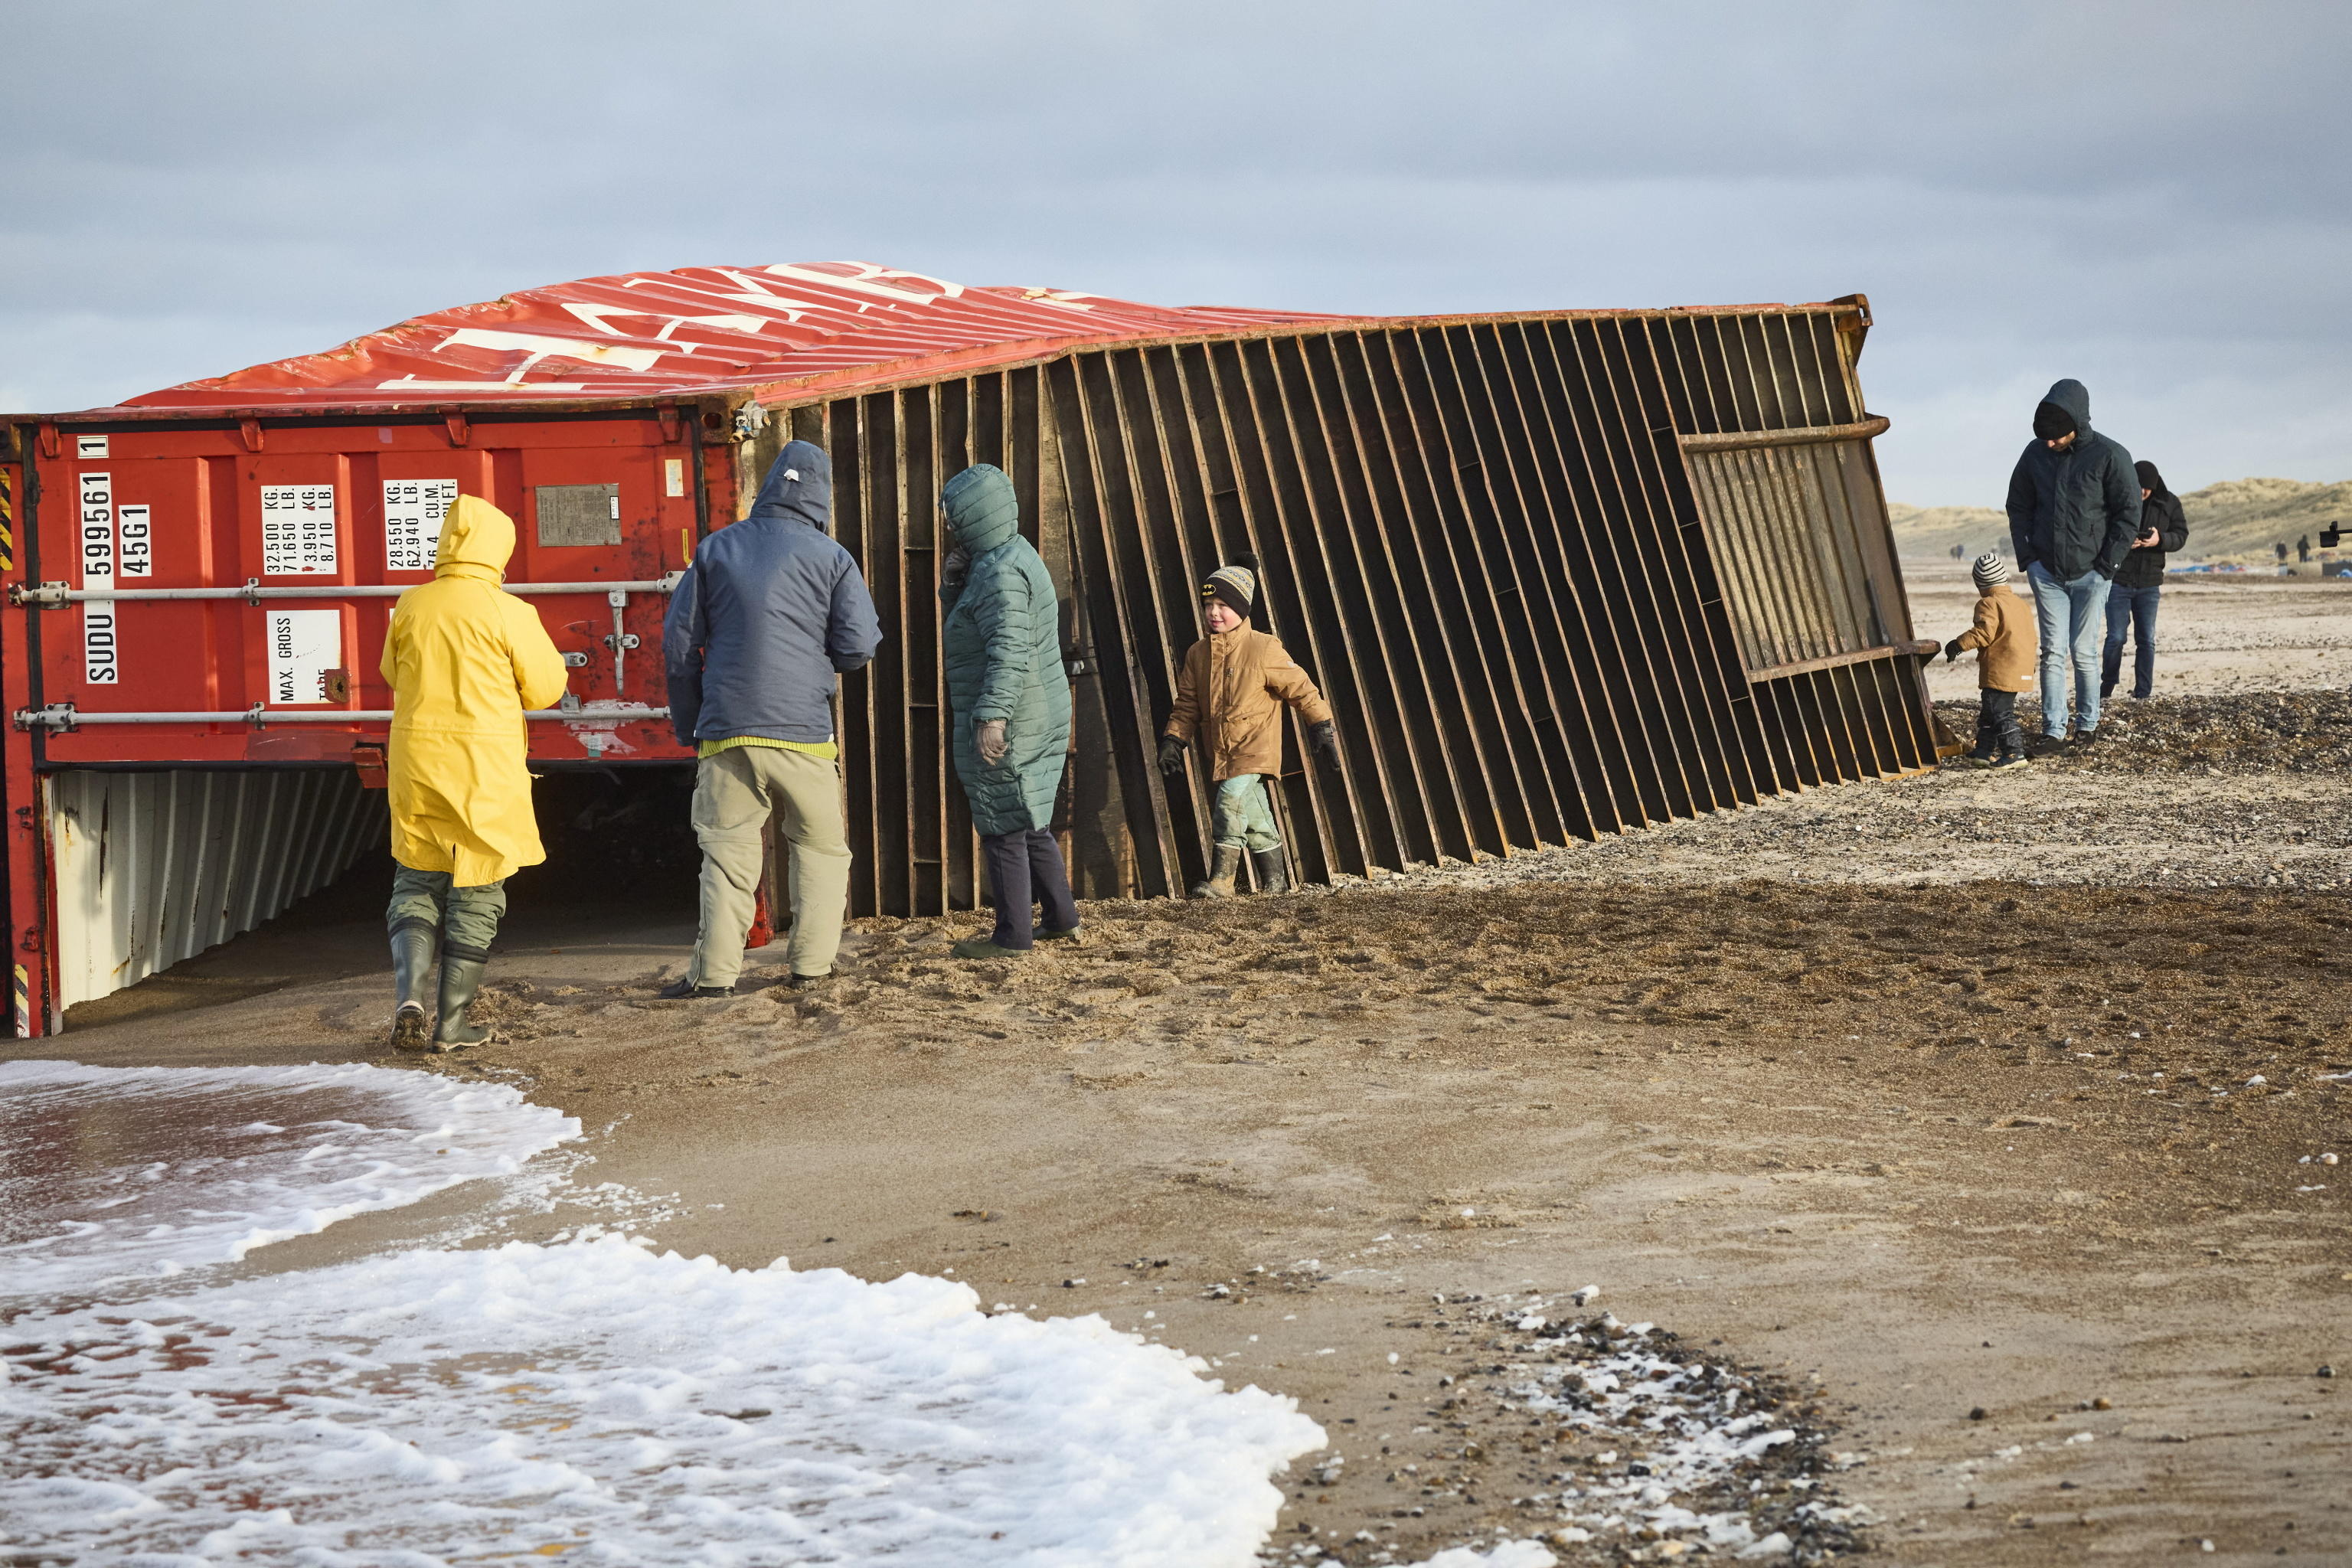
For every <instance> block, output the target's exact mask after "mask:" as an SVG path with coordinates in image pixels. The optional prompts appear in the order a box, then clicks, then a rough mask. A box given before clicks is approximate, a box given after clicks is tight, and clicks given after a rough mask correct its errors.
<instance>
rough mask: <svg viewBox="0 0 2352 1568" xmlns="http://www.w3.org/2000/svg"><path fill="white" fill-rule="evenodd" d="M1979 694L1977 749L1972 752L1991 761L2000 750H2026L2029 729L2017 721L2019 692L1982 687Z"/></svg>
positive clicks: (1985, 760)
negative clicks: (2022, 726)
mask: <svg viewBox="0 0 2352 1568" xmlns="http://www.w3.org/2000/svg"><path fill="white" fill-rule="evenodd" d="M1977 698H1978V708H1977V749H1976V750H1975V752H1971V753H1970V754H1971V755H1973V756H1974V757H1975V758H1976V759H1977V761H1979V762H1980V763H1989V762H1990V761H1992V759H1993V757H1994V755H1995V754H1996V753H2004V752H2022V751H2023V750H2025V731H2024V730H2023V729H2022V728H2021V727H2020V726H2019V724H2018V722H2017V693H2016V692H2014V691H1979V692H1978V693H1977Z"/></svg>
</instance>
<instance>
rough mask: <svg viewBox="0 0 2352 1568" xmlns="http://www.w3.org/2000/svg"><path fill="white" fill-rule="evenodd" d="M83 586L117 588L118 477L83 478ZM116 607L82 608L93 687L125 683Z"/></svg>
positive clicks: (85, 669) (86, 665) (85, 660)
mask: <svg viewBox="0 0 2352 1568" xmlns="http://www.w3.org/2000/svg"><path fill="white" fill-rule="evenodd" d="M81 585H82V586H83V587H84V588H111V587H113V586H114V476H113V475H111V474H89V473H86V474H84V475H82V476H81ZM114 613H115V612H114V603H113V601H112V600H110V599H95V600H90V601H88V602H86V603H84V604H83V605H82V607H81V665H82V674H81V678H82V679H83V680H85V681H87V682H88V683H89V684H90V685H92V686H112V685H115V684H117V683H118V682H119V681H121V679H122V664H121V654H122V639H121V635H120V633H119V631H118V629H117V627H116V625H115V619H114Z"/></svg>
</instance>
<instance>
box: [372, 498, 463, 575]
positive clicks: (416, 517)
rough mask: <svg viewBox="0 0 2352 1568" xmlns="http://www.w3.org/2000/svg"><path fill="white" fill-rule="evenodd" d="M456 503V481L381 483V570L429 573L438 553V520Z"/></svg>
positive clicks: (439, 521)
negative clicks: (382, 566) (382, 567)
mask: <svg viewBox="0 0 2352 1568" xmlns="http://www.w3.org/2000/svg"><path fill="white" fill-rule="evenodd" d="M456 502H457V480H455V479H386V480H384V481H383V565H384V570H385V571H387V572H424V571H428V570H430V569H431V567H432V565H433V558H434V556H435V555H436V553H438V552H439V551H440V549H441V520H442V519H443V518H445V517H446V516H448V515H449V508H450V507H451V506H453V505H454V504H456Z"/></svg>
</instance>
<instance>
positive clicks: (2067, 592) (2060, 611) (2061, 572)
mask: <svg viewBox="0 0 2352 1568" xmlns="http://www.w3.org/2000/svg"><path fill="white" fill-rule="evenodd" d="M2139 488H2140V487H2139V474H2138V472H2137V470H2136V469H2135V468H2133V467H2132V455H2131V454H2130V453H2129V452H2126V451H2125V450H2124V448H2123V444H2122V443H2121V442H2119V441H2117V440H2116V439H2115V438H2114V437H2111V436H2102V435H2099V434H2097V433H2096V432H2095V431H2094V430H2093V429H2092V428H2091V395H2090V393H2089V392H2087V391H2086V390H2084V386H2083V384H2082V383H2081V382H2079V381H2061V382H2058V383H2056V384H2054V385H2053V386H2052V387H2051V388H2050V392H2049V395H2047V396H2045V397H2043V398H2042V403H2041V405H2039V406H2038V407H2036V408H2035V409H2034V411H2033V440H2032V442H2031V443H2030V444H2029V445H2028V446H2027V447H2026V448H2025V451H2024V454H2023V455H2022V456H2021V457H2020V458H2018V459H2017V467H2016V468H2015V469H2014V470H2012V471H2011V474H2010V477H2009V540H2010V544H2011V548H2012V549H2014V550H2015V551H2016V552H2017V563H2018V564H2019V565H2020V566H2022V567H2024V568H2025V574H2026V577H2027V579H2028V581H2029V582H2030V583H2031V584H2032V588H2033V609H2034V616H2035V618H2036V619H2037V620H2038V621H2039V622H2040V623H2041V626H2040V630H2041V633H2042V738H2043V741H2044V742H2045V743H2046V744H2047V745H2048V746H2050V747H2052V748H2053V749H2054V748H2057V747H2061V746H2063V745H2065V744H2066V743H2067V740H2068V736H2067V727H2066V671H2067V668H2068V666H2070V665H2071V666H2072V667H2073V668H2074V735H2073V741H2074V744H2076V745H2078V746H2081V745H2088V744H2090V743H2091V742H2093V741H2095V740H2096V739H2097V738H2098V733H2099V654H2100V642H2101V636H2100V634H2101V632H2102V631H2103V629H2104V625H2105V619H2106V607H2107V598H2108V595H2109V591H2110V590H2109V586H2108V585H2109V584H2112V583H2113V582H2114V581H2115V577H2116V572H2118V571H2119V570H2121V569H2122V567H2123V563H2124V557H2125V556H2126V555H2127V554H2129V553H2130V552H2131V547H2132V541H2133V540H2134V539H2136V538H2137V537H2138V535H2139V510H2140V502H2139Z"/></svg>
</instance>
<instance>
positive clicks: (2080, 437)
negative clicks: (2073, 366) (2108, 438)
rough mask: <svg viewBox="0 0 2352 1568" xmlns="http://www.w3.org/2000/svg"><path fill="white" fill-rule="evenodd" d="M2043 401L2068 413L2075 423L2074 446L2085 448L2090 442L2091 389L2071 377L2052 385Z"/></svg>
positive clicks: (2044, 395) (2043, 395)
mask: <svg viewBox="0 0 2352 1568" xmlns="http://www.w3.org/2000/svg"><path fill="white" fill-rule="evenodd" d="M2042 402H2044V403H2047V404H2050V405H2053V406H2054V407H2058V408H2063V409H2064V410H2065V411H2066V416H2067V417H2068V418H2070V419H2072V420H2074V444H2075V445H2076V446H2078V447H2080V446H2084V445H2086V444H2087V443H2088V442H2089V441H2090V439H2091V390H2090V388H2088V387H2086V386H2084V384H2082V383H2081V382H2079V381H2076V380H2074V379H2073V378H2072V377H2069V378H2067V379H2066V380H2064V381H2057V382H2053V383H2051V384H2050V390H2049V391H2047V392H2045V393H2043V394H2042Z"/></svg>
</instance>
